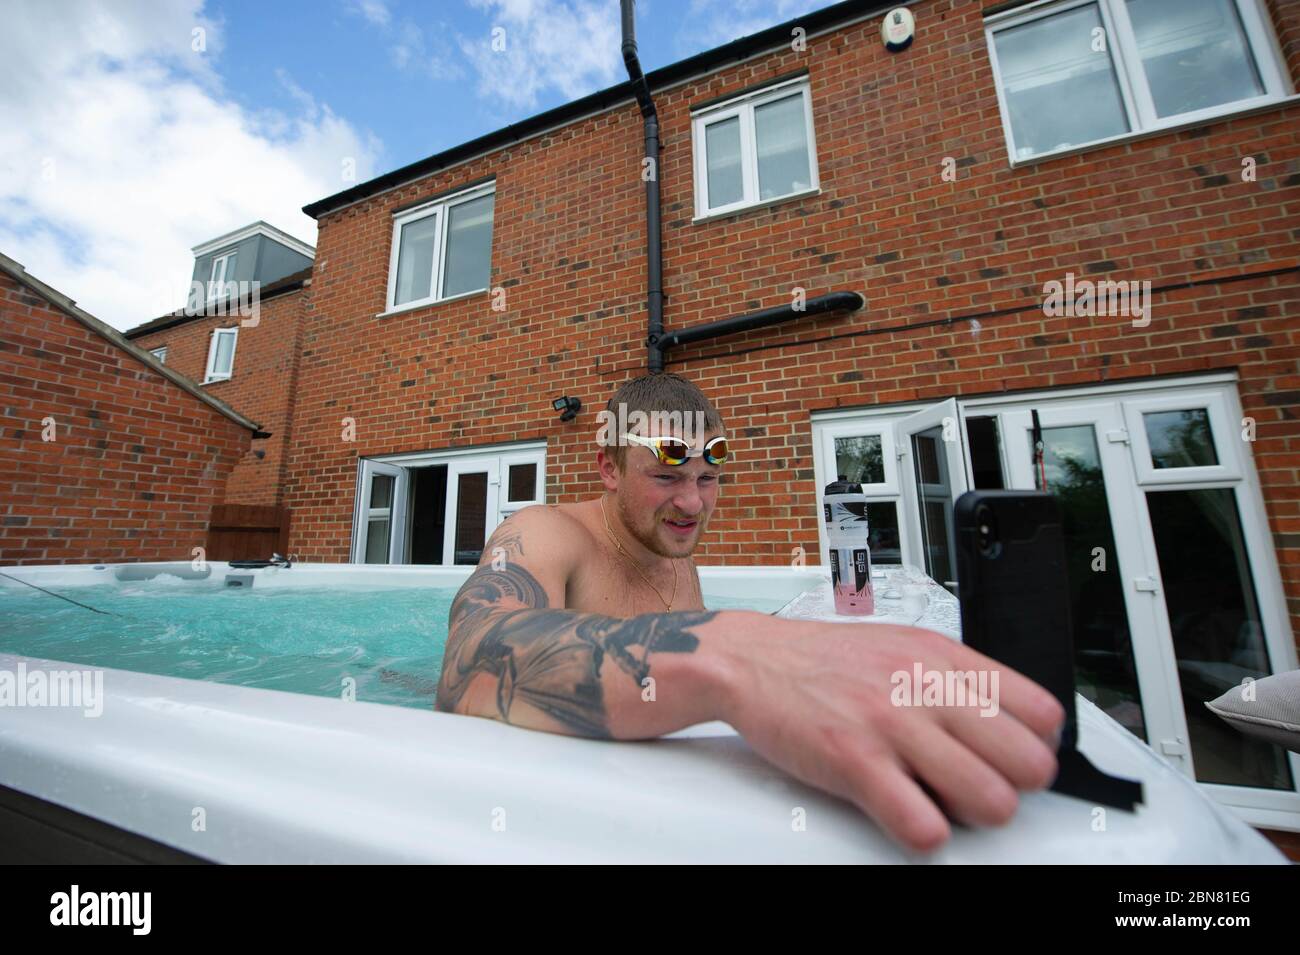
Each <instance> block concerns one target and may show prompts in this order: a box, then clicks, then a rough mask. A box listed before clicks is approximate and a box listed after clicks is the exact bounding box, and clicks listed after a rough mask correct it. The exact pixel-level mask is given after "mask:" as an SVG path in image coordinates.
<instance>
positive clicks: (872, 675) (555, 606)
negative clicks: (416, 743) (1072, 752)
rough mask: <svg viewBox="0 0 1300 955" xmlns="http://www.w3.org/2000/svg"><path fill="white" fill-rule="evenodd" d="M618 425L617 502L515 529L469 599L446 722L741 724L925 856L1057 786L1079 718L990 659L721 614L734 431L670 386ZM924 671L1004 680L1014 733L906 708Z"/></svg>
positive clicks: (616, 732) (458, 611)
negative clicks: (722, 528)
mask: <svg viewBox="0 0 1300 955" xmlns="http://www.w3.org/2000/svg"><path fill="white" fill-rule="evenodd" d="M620 406H622V407H620ZM606 412H607V414H606V415H604V416H602V417H603V418H604V423H603V424H602V433H601V434H599V435H598V444H599V445H600V447H599V449H598V450H597V452H596V467H597V469H598V470H599V472H600V479H601V482H602V483H603V484H604V486H605V493H604V494H602V495H601V496H600V497H597V498H593V499H592V500H590V501H584V502H582V503H579V504H561V505H535V506H532V507H527V508H524V509H522V510H520V511H518V512H516V513H515V514H513V515H512V516H511V517H510V518H509V519H508V520H506V521H504V522H503V523H502V524H501V525H500V526H499V527H498V528H497V529H496V531H495V533H493V534H492V536H491V538H490V539H489V540H488V542H487V544H486V546H485V547H484V549H483V557H482V560H481V561H480V563H479V565H478V568H477V569H476V570H475V571H474V573H473V574H472V575H471V576H470V578H469V579H468V580H467V581H466V582H465V584H464V586H462V587H461V588H460V591H459V592H458V593H457V594H456V598H455V600H454V601H453V603H452V607H451V615H450V625H449V636H448V638H447V648H446V653H445V656H444V658H443V670H442V679H441V681H440V683H439V686H438V702H437V706H438V709H440V710H443V711H445V712H450V713H462V714H467V715H471V716H484V717H489V718H491V719H497V720H501V721H503V722H506V723H510V724H513V725H515V726H524V727H528V728H530V729H535V730H545V731H547V732H552V733H564V734H568V735H571V736H587V737H597V738H603V739H618V740H634V739H647V738H653V737H656V736H661V735H663V734H665V733H670V732H672V731H674V730H678V729H681V728H683V727H686V726H691V725H693V724H696V723H703V722H707V721H710V720H724V721H726V722H727V723H729V724H730V725H731V726H733V727H735V729H736V731H737V732H739V733H740V734H741V735H742V736H743V737H744V738H745V739H746V740H747V741H748V743H749V744H750V746H752V747H753V749H754V750H755V751H756V752H758V753H759V754H760V755H762V756H763V757H764V758H766V759H768V760H769V761H771V762H772V763H774V764H776V765H777V766H779V767H781V768H782V769H784V770H785V771H787V772H789V773H791V774H792V775H794V776H796V777H798V778H799V779H801V780H803V781H804V782H806V783H808V784H810V785H813V786H816V787H818V788H820V789H824V790H826V791H828V792H830V793H833V794H835V795H837V796H840V797H841V798H844V799H847V800H848V801H850V802H852V803H854V804H855V805H857V806H858V807H859V808H860V809H861V810H862V811H863V812H864V813H866V814H867V815H868V816H870V817H871V818H873V819H875V820H876V822H877V823H879V824H880V825H881V826H882V827H883V828H884V829H885V830H886V831H888V832H889V833H890V834H891V835H892V836H893V837H894V838H895V839H897V840H898V841H899V842H901V843H903V844H904V845H906V846H909V847H911V848H914V849H918V850H929V849H933V848H936V847H938V846H939V845H941V844H942V843H943V842H944V841H945V840H946V839H947V838H948V837H949V835H950V829H949V822H948V818H952V819H955V820H957V821H959V822H962V823H965V824H969V825H1000V824H1002V823H1005V822H1006V821H1007V820H1009V819H1010V818H1011V816H1012V815H1013V814H1014V812H1015V810H1016V806H1017V790H1034V789H1041V788H1044V787H1045V786H1047V785H1049V784H1050V783H1051V781H1052V779H1053V778H1054V776H1055V774H1056V757H1055V749H1056V744H1055V740H1056V739H1057V738H1058V737H1059V732H1060V728H1061V726H1062V723H1063V722H1064V718H1065V714H1064V711H1063V710H1062V708H1061V706H1060V704H1059V703H1058V702H1057V701H1056V699H1055V698H1054V697H1053V696H1052V695H1051V694H1050V693H1048V692H1047V691H1046V690H1044V689H1043V688H1042V687H1040V686H1038V685H1037V684H1035V683H1033V682H1031V681H1030V680H1028V679H1027V678H1025V677H1024V676H1022V675H1020V674H1018V673H1016V672H1014V671H1012V670H1010V669H1008V668H1006V667H1000V666H999V665H998V664H996V663H994V661H992V660H990V659H989V658H988V657H985V656H982V655H981V654H979V653H977V652H975V651H974V650H971V649H969V648H967V647H964V646H962V645H961V644H959V643H956V642H954V641H952V640H949V639H948V638H947V637H944V636H942V635H941V634H938V633H935V632H933V631H929V630H921V629H917V628H913V627H902V626H893V625H887V624H871V623H864V624H860V625H852V624H842V623H818V622H814V621H800V620H787V619H781V618H777V617H772V616H770V615H767V614H762V613H758V612H756V611H750V610H721V611H709V610H706V609H705V608H704V603H703V600H702V597H701V591H700V579H699V574H698V572H697V570H696V567H695V563H694V561H693V560H692V559H691V554H692V553H693V552H694V551H695V548H696V547H697V546H698V544H699V541H700V535H701V534H702V533H703V532H704V529H705V528H706V527H707V526H708V523H709V518H710V517H711V516H712V514H713V509H714V507H715V506H716V504H717V499H718V483H719V479H720V476H721V473H722V469H723V467H724V463H725V461H726V458H727V452H728V449H727V439H726V437H725V429H724V428H723V423H722V418H721V416H720V415H719V414H718V412H717V410H716V409H715V408H714V407H713V405H712V404H711V403H710V402H709V400H708V399H707V398H706V397H705V396H704V394H703V393H702V392H701V391H700V390H699V388H697V387H696V386H695V385H693V384H692V383H690V382H689V381H687V380H686V379H684V378H682V377H680V376H678V375H674V374H666V373H657V374H650V375H645V376H643V377H640V378H636V379H633V380H631V381H629V382H627V383H626V384H624V385H623V386H622V387H620V388H619V389H618V390H617V392H615V394H614V396H613V397H612V398H611V399H610V401H609V404H608V405H607V407H606ZM637 412H640V413H641V414H640V415H637V414H636V413H637ZM671 412H677V413H678V414H676V415H673V414H666V413H671ZM638 419H640V421H639V422H638V423H639V424H641V423H644V425H645V427H637V426H633V427H629V428H628V430H627V431H624V430H622V429H621V428H620V427H619V425H620V424H623V423H626V422H628V421H634V420H638ZM664 421H672V422H677V421H681V422H683V423H689V422H694V421H702V422H703V426H704V433H703V434H699V433H698V430H699V429H697V428H694V427H690V426H689V424H688V426H687V427H684V428H678V427H675V426H669V427H666V428H660V427H657V426H656V422H659V423H662V422H664ZM917 662H920V663H921V664H922V665H923V666H924V667H925V668H926V669H927V670H939V671H946V670H949V669H956V670H988V669H999V670H1000V671H1001V678H1000V686H999V689H1000V691H1001V692H1000V698H999V700H998V701H997V702H998V704H999V706H998V708H997V712H996V715H995V716H992V717H988V716H981V715H980V713H981V708H980V707H978V706H963V707H954V706H950V707H938V706H916V707H910V706H908V707H900V706H895V705H893V704H892V703H891V702H890V697H891V690H892V689H893V685H892V684H891V682H890V677H891V675H892V674H894V673H896V672H898V671H900V670H901V671H904V672H909V673H910V672H912V671H913V667H914V664H915V663H917ZM983 712H985V713H987V712H988V708H984V709H983ZM945 814H946V815H945Z"/></svg>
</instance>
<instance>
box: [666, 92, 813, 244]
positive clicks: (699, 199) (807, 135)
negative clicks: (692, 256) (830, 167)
mask: <svg viewBox="0 0 1300 955" xmlns="http://www.w3.org/2000/svg"><path fill="white" fill-rule="evenodd" d="M691 138H692V141H693V143H694V150H695V154H694V163H695V218H696V219H704V218H709V217H711V216H716V215H726V214H728V213H731V212H736V211H738V210H740V209H746V208H749V207H750V206H759V205H767V204H770V203H774V202H779V201H782V200H784V199H789V198H793V197H795V196H801V195H807V194H809V193H813V192H816V191H817V190H818V188H819V180H818V177H817V145H816V141H815V139H814V136H813V120H812V93H811V90H810V88H809V85H808V78H807V77H806V76H803V77H799V78H797V79H793V80H789V81H787V82H784V83H779V84H777V85H775V86H769V87H765V88H764V89H761V90H757V91H755V92H754V93H750V94H746V95H742V96H739V97H737V98H736V99H732V100H727V101H726V102H723V103H718V104H716V105H713V106H708V107H705V108H703V109H701V110H699V111H698V112H697V113H695V114H694V115H693V116H692V118H691Z"/></svg>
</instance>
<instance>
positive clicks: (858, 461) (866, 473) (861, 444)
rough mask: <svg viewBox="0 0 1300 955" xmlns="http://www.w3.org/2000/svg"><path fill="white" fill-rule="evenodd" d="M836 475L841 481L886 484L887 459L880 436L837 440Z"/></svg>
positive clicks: (870, 435) (873, 435)
mask: <svg viewBox="0 0 1300 955" xmlns="http://www.w3.org/2000/svg"><path fill="white" fill-rule="evenodd" d="M835 475H836V478H837V480H840V481H853V482H855V483H857V484H884V483H885V459H884V457H883V456H882V454H881V451H880V435H878V434H863V435H854V436H853V437H848V438H836V439H835Z"/></svg>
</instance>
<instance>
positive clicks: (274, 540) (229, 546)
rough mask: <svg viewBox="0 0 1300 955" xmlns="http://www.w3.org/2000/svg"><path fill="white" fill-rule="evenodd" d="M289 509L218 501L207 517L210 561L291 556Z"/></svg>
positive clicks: (208, 556)
mask: <svg viewBox="0 0 1300 955" xmlns="http://www.w3.org/2000/svg"><path fill="white" fill-rule="evenodd" d="M288 550H289V508H287V507H275V506H272V505H268V504H215V505H213V507H212V516H211V517H210V518H209V519H208V547H207V558H208V560H263V559H266V558H268V557H270V556H271V555H272V554H273V553H278V554H284V555H286V556H288Z"/></svg>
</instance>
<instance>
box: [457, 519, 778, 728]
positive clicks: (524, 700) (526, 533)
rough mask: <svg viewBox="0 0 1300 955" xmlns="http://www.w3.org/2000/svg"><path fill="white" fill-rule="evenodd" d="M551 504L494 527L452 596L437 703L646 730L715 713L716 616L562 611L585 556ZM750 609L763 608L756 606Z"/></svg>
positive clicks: (512, 719)
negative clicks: (476, 562)
mask: <svg viewBox="0 0 1300 955" xmlns="http://www.w3.org/2000/svg"><path fill="white" fill-rule="evenodd" d="M563 520H564V518H560V517H558V516H556V515H554V514H552V513H550V512H549V511H548V510H547V509H546V508H545V507H536V506H535V507H529V508H525V509H523V510H521V511H518V512H516V513H515V514H514V515H513V516H511V517H510V519H509V520H507V521H506V522H504V523H503V524H502V525H501V526H500V527H498V528H497V530H496V532H495V533H494V534H493V535H492V538H491V539H490V540H489V541H488V543H487V546H486V547H484V550H483V558H482V560H481V561H480V563H479V566H478V567H477V569H475V571H474V573H473V574H471V575H470V577H469V579H468V580H467V581H465V584H464V585H463V586H462V587H461V588H460V591H459V592H458V593H457V594H456V598H455V600H454V601H453V602H452V607H451V615H450V625H449V634H448V637H447V649H446V652H445V655H444V657H443V667H442V678H441V681H440V682H439V685H438V703H437V706H438V709H440V710H443V711H445V712H451V713H465V714H469V715H474V716H486V717H490V718H493V719H499V720H502V721H503V722H507V723H512V724H514V725H517V726H526V727H530V728H533V729H540V730H548V731H550V732H556V733H565V734H569V735H575V736H590V737H601V738H618V739H642V738H647V737H654V736H659V735H662V734H663V733H668V732H672V731H673V730H675V729H680V728H682V727H684V726H690V725H692V724H694V723H700V722H705V721H708V720H711V719H716V718H718V717H719V710H720V707H721V705H722V703H723V700H724V696H725V684H726V679H725V676H726V665H725V662H724V658H723V657H722V655H720V654H717V653H714V652H711V641H710V637H711V636H712V637H714V638H715V639H714V641H713V642H716V638H717V626H718V625H717V624H716V622H715V621H716V618H718V617H720V616H727V617H736V616H738V615H742V616H748V615H751V614H750V612H748V611H727V612H725V613H714V612H701V611H678V612H673V613H649V614H643V615H641V616H637V617H631V618H622V617H610V616H605V615H603V614H596V613H579V612H576V611H572V610H564V609H561V608H562V607H563V605H564V595H565V589H566V585H567V581H568V578H569V575H570V574H571V573H572V572H573V571H574V569H575V568H576V566H577V563H578V559H579V558H580V556H581V555H580V553H579V552H578V551H577V550H576V549H575V543H576V542H575V540H574V539H573V538H572V536H571V535H569V534H568V533H566V531H567V530H568V529H567V528H566V527H565V526H564V525H563V523H561V522H562V521H563ZM754 616H761V615H757V614H755V615H754Z"/></svg>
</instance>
